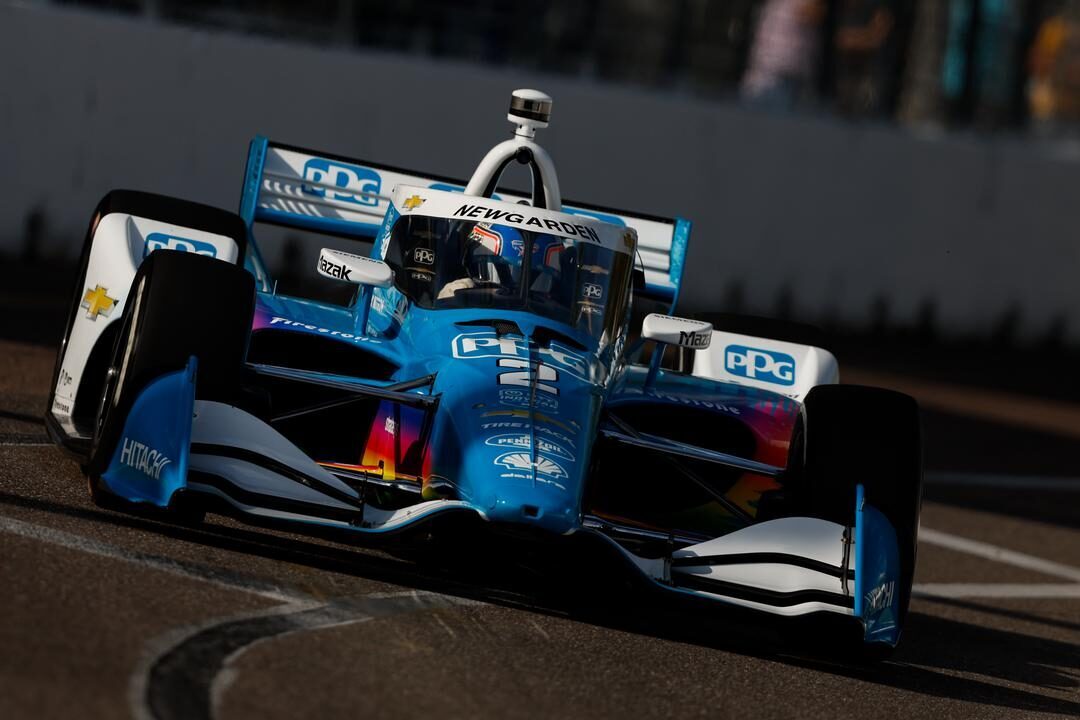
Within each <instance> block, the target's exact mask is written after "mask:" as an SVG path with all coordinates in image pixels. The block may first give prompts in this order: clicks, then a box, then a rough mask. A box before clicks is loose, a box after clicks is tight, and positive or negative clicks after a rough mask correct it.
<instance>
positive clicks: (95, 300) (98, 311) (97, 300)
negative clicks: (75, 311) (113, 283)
mask: <svg viewBox="0 0 1080 720" xmlns="http://www.w3.org/2000/svg"><path fill="white" fill-rule="evenodd" d="M80 306H81V307H84V308H86V317H88V318H90V319H91V320H97V316H98V315H104V316H105V317H109V315H110V314H111V313H112V311H113V308H114V307H116V300H114V299H113V298H111V297H109V296H108V295H107V294H106V289H105V288H103V287H101V286H100V285H96V286H95V287H94V289H93V290H91V289H89V288H87V289H86V294H85V295H83V299H82V303H80Z"/></svg>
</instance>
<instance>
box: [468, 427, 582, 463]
mask: <svg viewBox="0 0 1080 720" xmlns="http://www.w3.org/2000/svg"><path fill="white" fill-rule="evenodd" d="M484 443H485V444H486V445H491V446H492V447H501V448H513V449H517V450H526V451H528V450H531V449H532V443H533V438H530V437H529V436H528V435H526V434H516V433H510V434H506V435H496V436H494V437H489V438H488V439H487V440H485V441H484ZM536 451H537V452H538V453H544V454H546V455H552V456H554V457H557V458H560V459H562V460H566V461H567V462H574V456H573V454H572V453H570V451H568V450H566V449H565V448H563V447H562V446H561V445H556V444H555V443H553V442H551V441H550V440H545V439H544V438H542V437H538V438H536Z"/></svg>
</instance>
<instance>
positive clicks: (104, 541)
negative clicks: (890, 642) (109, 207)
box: [0, 341, 1080, 719]
mask: <svg viewBox="0 0 1080 720" xmlns="http://www.w3.org/2000/svg"><path fill="white" fill-rule="evenodd" d="M52 364H53V350H52V349H51V348H48V347H43V346H37V345H28V344H20V343H14V342H4V341H0V369H2V372H0V717H2V718H24V717H26V718H30V717H33V718H40V717H80V718H118V717H125V716H131V717H138V718H205V717H218V718H240V717H263V718H277V717H282V718H295V717H304V716H306V717H418V716H427V717H537V716H542V717H552V716H559V717H582V718H603V717H638V716H671V717H697V716H706V717H732V718H738V717H784V718H787V717H806V718H815V717H821V718H830V719H834V718H843V717H866V716H873V717H928V716H933V717H943V718H944V717H948V718H958V717H972V718H993V717H1019V716H1025V717H1027V716H1030V717H1036V716H1042V715H1046V716H1055V715H1056V716H1061V715H1064V716H1076V715H1080V689H1078V688H1080V530H1078V528H1080V480H1078V479H1074V478H1080V457H1078V455H1080V453H1077V448H1080V421H1078V420H1077V418H1078V417H1080V406H1075V405H1069V404H1062V403H1047V402H1046V401H1036V400H1032V399H1030V398H1025V397H1018V396H1013V395H1008V394H1003V393H994V392H989V391H981V390H976V389H970V388H960V387H956V386H951V385H945V384H942V383H925V382H919V381H915V380H912V379H910V378H904V377H899V376H893V375H877V374H874V373H862V374H859V373H853V374H852V375H851V376H849V379H856V380H864V379H869V380H874V381H877V382H882V383H885V384H891V385H894V386H898V387H901V388H903V389H906V390H909V391H910V392H913V393H914V394H916V395H917V397H918V398H919V399H920V401H921V402H922V405H923V407H924V413H925V424H926V430H927V438H928V448H927V464H928V467H929V469H930V470H931V474H930V476H929V479H930V483H929V484H928V486H927V489H926V502H925V504H924V510H923V535H922V537H923V542H922V543H921V547H920V554H919V564H918V572H917V577H916V582H917V585H918V588H919V590H920V593H921V594H920V596H919V597H917V598H916V599H915V600H914V601H913V603H912V612H911V615H910V617H909V625H908V628H907V631H906V634H905V638H904V641H903V643H902V645H901V647H900V649H899V650H898V651H897V652H896V653H895V654H894V655H893V656H892V658H891V659H889V660H887V661H885V662H882V663H877V664H870V665H867V664H860V663H852V662H847V661H845V660H843V659H842V658H840V657H837V656H835V655H831V654H830V653H829V652H827V651H826V650H825V649H823V648H822V647H820V646H816V647H815V646H811V645H808V644H807V642H806V641H805V640H795V639H793V633H792V630H791V629H790V628H789V627H788V626H787V625H784V624H780V625H779V626H777V625H774V624H766V623H761V624H759V623H757V622H755V621H753V620H752V619H749V618H747V617H745V616H743V615H735V614H732V613H730V612H727V611H724V610H720V609H716V610H715V611H714V612H711V613H709V615H708V616H707V617H703V616H702V615H701V614H700V613H694V612H680V611H676V610H672V609H670V608H667V607H658V606H655V604H654V603H652V602H649V601H646V600H645V599H642V598H638V597H636V596H635V595H632V594H629V595H628V594H621V593H620V592H617V591H616V592H612V593H610V594H609V595H607V596H604V597H603V598H602V599H601V600H597V599H596V598H595V597H590V598H586V599H582V598H580V597H578V595H577V594H576V593H575V591H574V588H573V587H571V586H568V585H567V583H565V582H563V581H561V580H560V579H559V578H558V577H554V578H552V577H547V576H535V575H534V574H531V573H530V572H529V571H528V570H521V569H507V568H502V569H500V568H496V569H494V570H493V569H491V568H488V567H486V564H487V562H488V560H489V558H485V557H476V558H468V559H467V560H466V562H465V563H463V564H461V565H459V566H457V567H455V568H454V569H453V570H448V569H447V568H446V567H443V566H441V565H439V564H438V563H421V564H417V563H414V562H411V561H407V560H402V559H399V558H398V557H395V556H394V555H392V554H389V553H387V552H384V551H381V550H375V549H367V548H358V547H355V546H345V545H340V544H336V543H334V542H330V541H326V540H319V539H312V538H309V537H302V536H292V535H288V534H285V533H281V532H274V531H268V530H265V529H260V528H253V527H248V526H244V525H241V524H239V523H236V522H234V521H232V520H228V519H224V518H220V517H218V516H214V515H212V516H210V517H209V519H208V521H207V522H206V523H205V524H203V525H199V526H192V527H185V526H179V525H175V524H171V523H168V522H165V521H164V520H163V519H162V518H160V517H155V516H152V515H131V514H125V513H119V512H114V511H111V510H104V509H99V508H97V507H95V506H94V505H92V504H91V503H90V501H89V500H88V498H87V496H86V493H85V489H84V487H85V485H84V480H83V478H82V476H81V475H80V472H79V469H78V467H77V466H76V465H75V463H74V462H72V461H71V460H69V459H67V458H66V457H65V456H64V455H62V454H61V453H60V451H59V450H57V449H56V448H54V447H52V446H50V445H49V444H48V443H47V441H46V439H45V434H44V429H43V427H42V425H41V422H40V419H39V418H40V416H41V413H42V410H43V408H44V404H45V396H46V392H47V385H48V381H49V376H50V374H51V370H52ZM1074 421H1075V422H1074ZM829 644H830V643H829V642H825V643H824V645H825V646H828V645H829Z"/></svg>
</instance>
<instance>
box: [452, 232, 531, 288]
mask: <svg viewBox="0 0 1080 720" xmlns="http://www.w3.org/2000/svg"><path fill="white" fill-rule="evenodd" d="M524 253H525V237H524V236H523V235H522V234H521V231H520V230H518V229H517V228H512V227H509V226H507V225H497V224H495V223H477V224H476V225H474V226H473V227H472V229H471V230H470V231H469V237H468V240H467V242H466V244H465V268H466V270H467V271H468V273H469V277H471V278H472V279H473V280H475V281H477V282H486V283H498V284H499V285H503V286H509V285H513V284H514V283H516V282H517V280H518V279H519V278H520V277H521V265H522V262H523V261H524Z"/></svg>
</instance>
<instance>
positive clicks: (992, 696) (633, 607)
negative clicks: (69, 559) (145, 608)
mask: <svg viewBox="0 0 1080 720" xmlns="http://www.w3.org/2000/svg"><path fill="white" fill-rule="evenodd" d="M0 505H7V506H10V507H20V508H25V509H30V510H36V511H40V512H45V513H50V514H57V515H64V516H68V517H74V518H79V519H83V520H89V521H92V522H96V523H102V524H107V525H113V526H117V527H124V528H130V529H134V530H141V531H148V532H154V533H158V534H161V535H164V536H166V537H170V538H173V539H175V540H178V541H183V542H190V543H198V544H201V545H205V546H210V547H215V548H219V549H222V550H226V551H229V552H236V553H243V554H245V555H249V556H257V557H262V558H266V559H270V560H275V561H281V562H287V563H294V564H298V565H304V566H306V567H310V568H315V569H319V570H324V571H327V572H334V573H341V574H345V575H352V576H357V577H363V578H365V579H369V580H375V581H380V582H387V583H394V584H398V585H403V586H406V587H409V588H414V589H417V590H427V591H432V592H438V593H443V594H447V595H454V596H457V597H462V598H469V599H474V600H481V601H484V602H487V603H491V604H497V605H502V606H505V607H512V608H519V609H524V610H527V611H530V612H537V613H543V614H547V615H552V616H556V617H561V618H565V619H569V620H574V621H578V622H585V623H590V624H593V625H596V626H602V627H607V628H611V629H614V630H619V631H623V632H633V633H637V634H642V635H648V636H651V637H656V638H662V639H666V640H672V641H677V642H682V643H688V644H694V645H698V646H703V647H710V648H714V649H717V650H722V651H726V652H733V653H739V654H742V655H745V656H750V657H758V658H764V659H770V660H772V661H778V662H784V663H787V664H790V665H792V666H796V667H802V668H807V669H813V670H816V671H819V672H827V673H830V674H833V675H838V676H843V677H850V678H853V679H858V680H862V681H865V682H870V683H875V684H880V685H884V686H889V687H895V688H899V689H903V690H906V691H909V692H912V693H918V694H921V695H927V696H932V697H941V698H950V699H957V700H964V701H969V702H975V703H981V704H985V705H992V706H998V707H1004V708H1011V709H1016V710H1026V711H1042V712H1055V713H1063V714H1072V715H1076V714H1080V703H1077V702H1072V701H1068V700H1059V699H1056V698H1051V697H1046V696H1044V695H1040V694H1038V693H1036V692H1030V691H1027V690H1020V689H1015V688H1008V687H1002V685H1000V684H998V683H997V682H991V681H983V680H978V679H971V678H960V677H957V676H956V675H955V674H953V673H954V672H955V671H963V672H965V673H969V674H975V675H979V676H983V677H986V678H988V679H989V680H995V681H1006V680H1007V681H1011V682H1021V683H1025V684H1028V685H1032V686H1035V687H1040V688H1047V689H1053V690H1058V691H1065V692H1069V691H1075V690H1076V688H1077V687H1078V682H1077V680H1076V679H1075V677H1072V676H1070V675H1069V674H1067V673H1069V672H1071V671H1075V670H1077V669H1080V653H1077V651H1076V647H1075V645H1072V644H1069V643H1064V642H1058V641H1053V640H1046V639H1042V638H1036V637H1031V636H1028V635H1023V634H1020V633H1015V632H1010V631H1004V630H998V629H993V628H988V627H986V626H985V625H975V624H969V623H964V622H959V621H956V620H949V619H944V618H940V617H935V616H932V615H927V614H924V613H921V612H913V613H912V614H911V615H910V617H909V627H908V629H907V631H906V633H905V641H904V644H903V645H902V646H901V648H900V649H899V651H898V652H897V653H896V654H895V655H894V656H893V658H892V659H891V660H889V661H886V662H882V663H877V664H853V663H850V662H846V661H844V660H843V659H837V658H833V657H829V656H827V655H824V656H823V654H822V652H823V651H822V648H823V647H827V646H828V645H829V644H830V642H831V644H835V642H834V641H835V640H837V639H838V636H837V635H822V634H821V633H818V634H817V636H816V637H817V641H816V642H815V641H813V640H810V641H808V640H806V639H805V636H803V635H802V634H801V633H800V632H794V631H793V629H794V628H796V627H797V626H796V625H794V624H791V623H790V622H774V621H771V620H767V619H762V618H760V617H759V616H758V615H756V614H749V613H746V612H743V611H740V610H738V609H734V608H733V609H730V610H729V609H728V608H723V609H720V610H719V611H717V608H716V607H715V606H711V607H712V609H713V612H711V613H708V614H704V613H695V612H689V613H688V612H687V611H686V608H685V605H680V604H676V603H672V602H671V601H670V600H660V599H658V598H657V597H655V594H648V593H633V592H626V590H629V589H630V588H629V587H628V586H627V584H626V583H625V582H620V581H617V580H612V576H608V577H602V576H601V575H600V574H598V573H597V572H596V567H597V566H596V565H595V564H593V565H591V566H589V568H588V569H587V574H582V575H578V574H573V573H572V575H573V576H572V577H571V578H567V577H566V576H565V575H564V576H563V577H562V578H559V577H555V578H553V577H552V576H551V575H548V574H542V573H538V572H537V568H535V567H529V566H521V565H514V564H513V563H509V564H507V563H506V560H507V558H506V557H503V558H502V559H501V560H500V559H498V558H495V557H494V556H492V557H489V558H478V557H476V556H470V562H469V563H468V564H467V567H463V566H453V567H452V566H450V565H445V564H443V563H442V562H441V561H436V562H428V563H426V564H421V565H418V564H416V563H414V562H407V561H403V560H399V559H395V558H391V557H386V556H381V555H379V554H376V553H373V552H365V551H364V550H362V549H357V548H353V547H343V546H335V545H328V544H323V543H320V542H315V541H311V540H307V539H303V538H297V537H295V536H292V537H286V536H282V535H278V534H275V533H271V532H262V531H260V530H252V529H247V528H236V527H231V526H226V525H220V524H217V523H208V524H204V525H199V526H194V527H187V526H178V525H173V524H170V523H167V522H162V520H161V518H160V515H158V516H156V517H155V516H154V514H153V513H151V515H149V516H147V515H137V514H136V515H129V514H120V513H114V512H111V511H106V510H99V509H97V508H93V507H90V506H86V507H81V506H77V505H69V504H64V503H59V502H55V501H51V500H44V499H32V498H25V497H21V496H17V495H12V494H9V493H0ZM496 545H498V544H496ZM495 552H496V554H497V553H498V552H501V551H500V550H498V549H497V550H496V551H495ZM213 570H214V568H209V571H211V572H212V571H213ZM219 572H220V570H219ZM252 579H253V581H254V582H268V581H267V580H265V579H262V578H257V577H255V578H252ZM664 597H665V598H667V596H666V594H665V596H664ZM976 609H978V610H989V611H991V612H993V611H994V609H987V608H983V607H981V606H980V607H978V608H976ZM1024 619H1028V618H1024ZM1050 624H1053V621H1051V622H1050ZM823 640H824V641H826V642H824V643H823V642H822V641H823Z"/></svg>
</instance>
